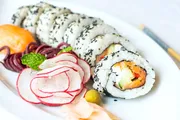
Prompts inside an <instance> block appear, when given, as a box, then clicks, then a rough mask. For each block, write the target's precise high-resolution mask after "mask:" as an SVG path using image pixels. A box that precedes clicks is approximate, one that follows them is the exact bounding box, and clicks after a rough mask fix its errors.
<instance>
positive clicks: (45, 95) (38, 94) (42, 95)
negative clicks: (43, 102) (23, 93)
mask: <svg viewBox="0 0 180 120" xmlns="http://www.w3.org/2000/svg"><path fill="white" fill-rule="evenodd" d="M42 77H43V76H41V77H34V78H33V79H32V80H31V82H30V89H31V91H32V93H33V94H34V95H35V96H36V97H38V98H39V97H40V98H47V97H52V96H53V94H50V93H43V92H41V91H39V89H38V88H34V87H33V85H34V83H33V82H34V81H35V80H36V79H38V78H42ZM46 78H48V77H47V76H46Z"/></svg>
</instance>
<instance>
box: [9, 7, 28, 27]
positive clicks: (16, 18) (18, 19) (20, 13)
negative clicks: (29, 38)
mask: <svg viewBox="0 0 180 120" xmlns="http://www.w3.org/2000/svg"><path fill="white" fill-rule="evenodd" d="M29 8H30V6H22V7H20V8H18V10H17V12H16V13H14V14H13V16H12V18H11V23H12V24H14V25H16V26H20V27H22V22H23V21H24V19H25V18H26V16H27V14H28V11H29Z"/></svg>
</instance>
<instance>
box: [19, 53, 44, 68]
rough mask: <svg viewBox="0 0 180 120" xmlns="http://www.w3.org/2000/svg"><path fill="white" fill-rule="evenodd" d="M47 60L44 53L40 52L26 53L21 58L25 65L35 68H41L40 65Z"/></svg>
mask: <svg viewBox="0 0 180 120" xmlns="http://www.w3.org/2000/svg"><path fill="white" fill-rule="evenodd" d="M44 60H46V57H45V56H44V55H41V54H39V53H29V54H25V55H23V56H22V58H21V62H22V64H23V65H26V66H28V67H30V68H32V69H34V70H40V69H39V68H38V66H39V65H40V64H41V63H42V62H44Z"/></svg>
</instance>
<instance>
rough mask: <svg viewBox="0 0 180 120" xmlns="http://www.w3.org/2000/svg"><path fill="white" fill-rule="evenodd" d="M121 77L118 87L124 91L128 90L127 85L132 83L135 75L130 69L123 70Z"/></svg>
mask: <svg viewBox="0 0 180 120" xmlns="http://www.w3.org/2000/svg"><path fill="white" fill-rule="evenodd" d="M119 75H120V80H118V82H117V84H118V87H119V88H120V89H122V90H124V89H126V85H128V84H130V83H132V79H133V78H134V75H133V73H132V71H131V70H130V69H129V68H124V69H122V71H121V73H120V74H119Z"/></svg>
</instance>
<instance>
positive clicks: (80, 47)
mask: <svg viewBox="0 0 180 120" xmlns="http://www.w3.org/2000/svg"><path fill="white" fill-rule="evenodd" d="M110 33H118V32H117V31H116V30H115V28H113V27H112V26H110V25H107V24H104V23H102V24H97V23H93V24H91V25H90V26H88V27H87V28H86V29H85V30H84V31H83V32H82V33H81V35H80V36H79V37H78V38H77V39H76V40H75V44H74V51H75V53H76V54H77V55H78V56H79V57H81V58H83V59H84V50H85V49H86V48H87V45H88V44H89V43H90V42H91V39H93V38H95V37H96V36H98V35H104V34H110Z"/></svg>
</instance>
